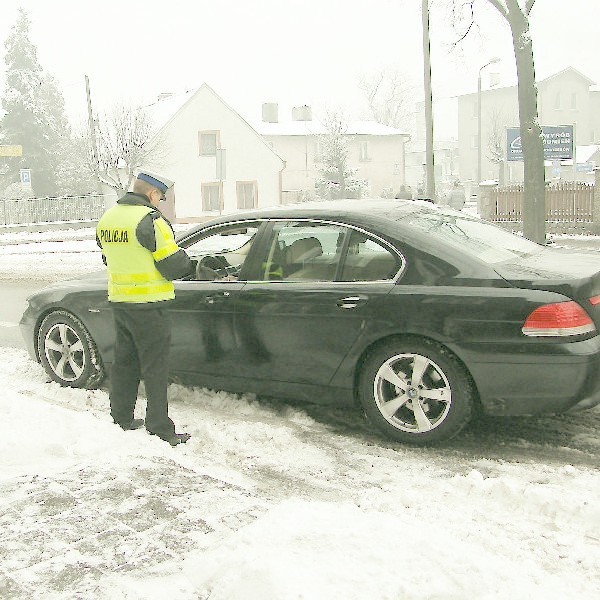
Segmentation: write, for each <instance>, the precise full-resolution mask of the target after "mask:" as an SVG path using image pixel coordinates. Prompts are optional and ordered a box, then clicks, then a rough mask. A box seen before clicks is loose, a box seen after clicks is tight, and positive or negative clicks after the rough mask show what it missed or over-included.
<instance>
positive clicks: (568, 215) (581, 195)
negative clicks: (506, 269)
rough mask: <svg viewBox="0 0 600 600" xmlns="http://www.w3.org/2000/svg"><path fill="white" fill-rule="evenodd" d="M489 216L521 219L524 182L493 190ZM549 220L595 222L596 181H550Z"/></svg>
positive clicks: (548, 190) (502, 219)
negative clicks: (555, 182)
mask: <svg viewBox="0 0 600 600" xmlns="http://www.w3.org/2000/svg"><path fill="white" fill-rule="evenodd" d="M597 216H599V215H597ZM488 218H489V220H490V221H496V222H521V221H522V220H523V185H512V186H507V187H502V188H495V189H493V190H491V191H490V214H489V216H488ZM546 221H547V222H548V223H570V224H581V225H583V224H586V223H593V222H594V185H592V184H588V183H581V182H578V181H565V182H563V183H557V184H551V185H547V186H546Z"/></svg>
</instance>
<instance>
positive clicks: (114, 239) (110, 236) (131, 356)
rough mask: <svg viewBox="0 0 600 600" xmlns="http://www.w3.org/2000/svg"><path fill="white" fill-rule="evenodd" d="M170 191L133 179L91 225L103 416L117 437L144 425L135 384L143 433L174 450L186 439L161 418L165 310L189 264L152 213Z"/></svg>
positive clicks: (143, 177) (151, 177)
mask: <svg viewBox="0 0 600 600" xmlns="http://www.w3.org/2000/svg"><path fill="white" fill-rule="evenodd" d="M172 185H173V182H172V181H169V180H168V179H166V178H165V177H162V176H160V175H156V174H153V173H150V172H149V171H141V172H140V173H138V174H137V176H136V179H135V181H134V184H133V191H132V192H128V193H126V194H125V195H124V196H123V197H122V198H120V199H119V200H118V201H117V204H116V206H113V207H112V208H109V209H108V210H107V211H106V212H105V213H104V215H103V216H102V218H101V219H100V221H99V222H98V227H97V230H96V241H97V243H98V245H99V246H100V248H101V249H102V259H103V261H104V263H105V264H106V265H107V267H108V300H109V302H110V303H111V306H112V308H113V315H114V323H115V332H116V339H115V357H114V362H113V365H112V368H111V370H110V384H109V396H110V412H111V416H112V418H113V421H114V422H115V423H116V424H117V425H120V426H121V428H122V429H124V430H130V429H138V428H140V427H142V426H143V425H144V421H143V420H142V419H134V418H133V414H134V409H135V403H136V399H137V391H138V386H139V383H140V380H143V381H144V386H145V389H146V397H147V408H146V422H145V425H146V429H147V430H148V432H150V433H151V434H154V435H157V436H158V437H159V438H161V439H163V440H165V441H166V442H169V444H171V445H172V446H176V445H177V444H181V443H185V442H187V441H188V440H189V439H190V435H189V434H188V433H175V425H174V424H173V421H172V420H171V419H170V418H169V415H168V403H167V386H168V358H169V348H170V343H171V326H170V322H169V318H168V314H167V307H168V305H169V301H170V300H172V299H173V298H174V297H175V290H174V286H173V283H172V280H173V279H178V278H181V277H187V276H193V274H194V273H195V269H196V261H194V260H192V259H190V258H189V257H188V255H187V254H186V252H185V250H183V249H181V248H179V247H178V246H177V244H176V243H175V238H174V233H173V229H172V227H171V224H170V223H169V221H167V219H166V218H165V217H163V215H162V213H161V212H160V211H159V210H158V208H157V207H158V204H159V202H161V201H162V200H165V194H166V192H167V190H168V189H169V188H170V187H171V186H172Z"/></svg>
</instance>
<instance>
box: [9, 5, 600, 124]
mask: <svg viewBox="0 0 600 600" xmlns="http://www.w3.org/2000/svg"><path fill="white" fill-rule="evenodd" d="M448 1H449V0H430V5H431V39H432V63H433V65H432V69H433V86H434V95H435V96H436V98H443V97H448V96H452V95H456V94H461V93H469V92H474V91H476V86H477V73H478V70H479V67H481V66H482V65H483V64H484V63H485V62H487V61H488V60H489V59H490V58H492V57H495V56H498V57H500V58H501V59H502V61H501V63H499V64H498V65H494V66H492V67H490V68H488V69H486V71H488V74H487V75H489V73H490V72H492V71H499V72H500V73H501V83H507V84H509V83H512V78H513V77H514V72H515V69H514V54H513V50H512V41H511V38H510V33H509V30H508V27H507V25H506V23H505V22H504V21H503V20H502V19H501V18H500V17H499V16H498V14H497V12H496V11H495V9H493V8H492V7H491V5H489V3H488V2H487V0H477V2H478V4H476V7H477V11H476V16H477V19H478V22H479V23H480V28H479V31H475V32H473V35H471V36H470V38H469V39H468V43H466V44H464V45H463V46H462V48H461V49H460V50H459V51H452V52H451V50H450V42H451V41H452V39H453V38H454V36H455V34H453V33H452V31H451V30H450V28H449V26H448V15H447V12H446V11H445V10H444V6H443V5H444V4H446V3H447V2H448ZM19 6H21V7H23V8H25V9H26V10H27V11H28V13H29V15H30V18H31V21H32V26H31V38H32V42H33V43H34V44H35V45H36V46H37V48H38V59H39V61H40V63H41V65H42V67H43V68H44V69H45V70H46V71H47V72H48V73H51V74H52V75H54V76H55V77H56V78H57V79H58V81H59V83H60V85H61V88H62V91H63V94H64V96H65V100H66V103H67V110H68V114H69V116H70V117H71V118H73V119H75V118H78V119H81V120H83V119H84V118H85V115H86V98H85V80H84V75H85V74H87V75H88V76H89V77H90V82H91V91H92V100H93V104H94V109H95V110H96V111H102V110H106V109H108V108H109V107H110V106H112V105H114V104H115V103H117V102H119V101H121V102H124V103H132V104H135V103H147V102H148V101H151V100H153V99H154V98H156V97H157V95H158V94H159V93H161V92H179V91H183V90H187V89H195V88H197V87H199V86H200V85H201V84H202V83H204V82H206V83H208V84H209V85H210V86H211V87H212V88H213V89H214V90H215V91H216V92H217V93H218V94H219V95H221V96H222V97H223V99H224V100H225V101H227V102H228V103H229V104H230V105H231V106H232V107H233V108H235V109H236V110H238V112H240V113H241V114H242V115H243V116H245V117H246V118H248V119H250V120H253V119H255V118H259V116H260V110H261V104H262V102H278V103H279V104H280V118H284V117H286V116H287V115H288V114H289V112H290V110H291V107H292V106H299V105H302V104H310V105H312V106H313V108H314V111H315V112H316V113H318V111H319V110H321V111H322V110H324V109H326V108H344V109H345V110H346V112H347V113H349V114H351V115H352V116H353V117H355V118H360V117H362V116H365V115H364V114H361V108H362V107H363V95H362V93H361V92H360V90H359V88H358V82H359V80H360V78H361V76H368V75H372V74H373V73H376V72H377V71H379V70H381V69H383V68H390V67H392V68H393V67H396V68H397V69H398V70H399V71H400V72H402V73H405V74H406V76H407V78H409V79H410V80H412V82H413V84H414V86H415V96H418V95H419V93H421V90H422V80H423V76H422V40H421V35H422V29H421V15H420V9H421V2H420V1H419V0H285V1H283V0H254V1H253V2H246V1H245V0H211V1H209V0H170V1H165V0H160V1H159V0H102V1H100V2H96V3H93V2H82V1H81V0H52V1H49V0H2V13H3V14H2V21H1V23H0V39H1V40H2V41H3V42H4V41H5V40H6V37H7V36H8V34H9V32H10V29H11V27H12V26H13V25H14V23H15V21H16V18H17V9H18V7H19ZM599 17H600V2H599V1H598V0H538V1H537V3H536V6H535V8H534V12H533V16H532V34H533V40H534V52H535V59H536V70H537V73H538V76H541V77H545V76H548V75H550V74H552V73H555V72H558V71H560V70H562V69H563V68H565V67H566V66H569V65H571V66H573V67H575V68H577V69H578V70H580V71H581V72H582V73H583V74H585V75H586V76H588V77H589V78H591V79H592V80H594V81H596V82H599V83H600V61H599V60H598V57H599V56H600V41H599V40H600V38H599V36H598V34H597V31H596V28H597V26H598V22H599ZM1 51H2V54H4V45H2V48H1ZM0 68H1V71H0V85H1V87H2V89H3V88H4V62H3V61H0ZM487 75H486V76H485V77H484V87H486V86H487Z"/></svg>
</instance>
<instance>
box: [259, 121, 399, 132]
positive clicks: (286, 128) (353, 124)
mask: <svg viewBox="0 0 600 600" xmlns="http://www.w3.org/2000/svg"><path fill="white" fill-rule="evenodd" d="M253 126H254V129H256V131H258V133H260V134H261V135H265V136H295V135H323V134H325V133H327V130H326V128H325V126H324V125H323V123H321V122H320V121H314V120H313V121H281V122H277V123H267V122H266V121H258V122H255V123H253ZM346 133H347V134H348V135H386V136H387V135H403V136H408V135H409V134H408V133H406V132H405V131H402V130H401V129H396V128H395V127H388V126H387V125H382V124H381V123H377V122H376V121H350V122H348V128H347V130H346Z"/></svg>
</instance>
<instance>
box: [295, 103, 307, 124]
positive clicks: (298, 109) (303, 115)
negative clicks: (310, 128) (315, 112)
mask: <svg viewBox="0 0 600 600" xmlns="http://www.w3.org/2000/svg"><path fill="white" fill-rule="evenodd" d="M292 121H312V109H311V108H310V106H307V105H306V104H305V105H304V106H295V107H294V108H292Z"/></svg>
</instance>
